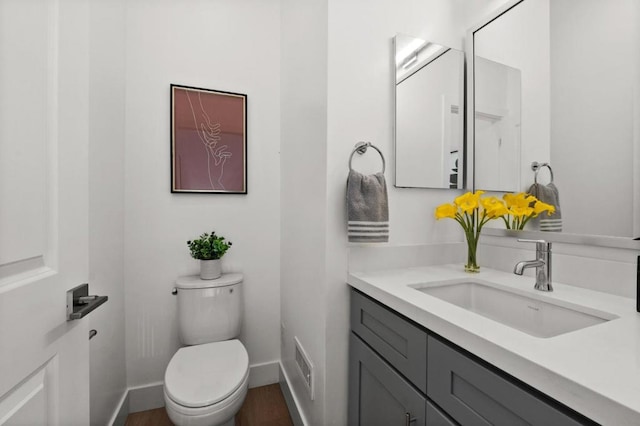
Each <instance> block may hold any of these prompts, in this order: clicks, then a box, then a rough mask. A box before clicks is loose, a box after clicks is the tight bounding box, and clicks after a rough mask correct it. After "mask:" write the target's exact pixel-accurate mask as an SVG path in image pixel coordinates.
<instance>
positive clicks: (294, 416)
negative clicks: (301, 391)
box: [279, 364, 310, 426]
mask: <svg viewBox="0 0 640 426" xmlns="http://www.w3.org/2000/svg"><path fill="white" fill-rule="evenodd" d="M279 370H280V389H282V395H284V401H285V402H286V403H287V408H288V409H289V415H290V416H291V420H292V421H293V424H294V426H307V425H309V424H310V423H309V422H308V421H307V419H306V418H305V417H304V415H303V414H302V412H301V411H300V410H299V409H298V398H297V397H296V396H295V395H294V394H293V392H292V391H291V387H289V376H288V375H287V372H286V371H285V370H284V368H282V365H281V364H280V366H279Z"/></svg>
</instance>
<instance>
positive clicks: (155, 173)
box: [125, 0, 280, 386]
mask: <svg viewBox="0 0 640 426" xmlns="http://www.w3.org/2000/svg"><path fill="white" fill-rule="evenodd" d="M125 76H126V80H125V81H126V133H125V141H126V149H125V158H126V164H125V205H126V212H125V296H126V311H127V334H126V343H127V382H128V385H129V386H137V385H145V384H149V383H153V382H158V381H162V380H163V378H164V371H165V368H166V366H167V364H168V362H169V360H170V358H171V356H172V355H173V354H174V353H175V351H176V350H177V349H178V347H179V341H178V334H177V322H176V299H175V297H173V296H172V295H171V289H172V287H173V285H174V281H175V279H176V277H178V276H180V275H186V274H195V273H197V271H198V263H197V261H195V260H193V259H191V258H190V257H189V253H188V250H187V245H186V241H187V240H188V239H191V238H193V237H195V236H198V235H199V234H201V233H202V232H204V231H211V230H212V229H213V230H216V231H217V232H218V233H219V234H221V235H224V236H225V237H227V238H228V239H230V240H231V241H232V242H233V247H232V249H231V250H230V251H229V252H228V253H227V255H226V256H225V257H224V258H223V270H226V271H241V272H243V273H244V276H245V279H244V299H245V316H244V325H243V330H242V334H241V336H240V339H241V340H242V342H243V343H244V344H245V346H246V348H247V351H248V353H249V361H250V364H252V365H256V364H260V363H269V362H273V361H276V362H277V360H278V359H279V358H280V347H279V336H280V334H279V317H280V314H279V312H280V309H279V304H280V300H279V299H280V298H279V294H280V283H279V281H280V271H279V264H280V260H279V250H278V247H279V245H280V221H279V216H278V214H279V208H280V195H279V188H280V174H279V169H280V159H279V148H280V9H279V2H278V1H276V0H271V1H265V0H247V1H242V2H236V1H232V0H219V1H203V0H202V1H201V0H197V1H196V0H194V1H191V2H189V3H188V4H186V3H185V2H177V1H170V0H159V1H153V2H146V1H136V2H128V3H127V16H126V74H125ZM171 83H177V84H184V85H191V86H196V87H204V88H210V89H219V90H225V91H232V92H239V93H245V94H247V95H248V112H247V114H248V147H247V149H248V194H247V195H228V194H226V195H225V194H171V193H170V169H169V164H170V161H169V158H170V151H169V147H170V137H169V112H170V108H169V85H170V84H171ZM272 380H273V381H274V382H275V381H277V380H278V378H277V370H276V375H275V377H273V378H272Z"/></svg>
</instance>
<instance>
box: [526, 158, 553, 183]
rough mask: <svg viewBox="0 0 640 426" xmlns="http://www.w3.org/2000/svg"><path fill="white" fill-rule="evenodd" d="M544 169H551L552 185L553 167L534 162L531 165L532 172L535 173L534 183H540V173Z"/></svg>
mask: <svg viewBox="0 0 640 426" xmlns="http://www.w3.org/2000/svg"><path fill="white" fill-rule="evenodd" d="M543 167H546V168H547V169H549V175H550V176H551V183H553V170H552V169H551V165H550V164H549V163H538V162H537V161H534V162H533V163H531V170H533V171H534V172H535V173H534V175H533V183H538V172H539V171H540V169H541V168H543Z"/></svg>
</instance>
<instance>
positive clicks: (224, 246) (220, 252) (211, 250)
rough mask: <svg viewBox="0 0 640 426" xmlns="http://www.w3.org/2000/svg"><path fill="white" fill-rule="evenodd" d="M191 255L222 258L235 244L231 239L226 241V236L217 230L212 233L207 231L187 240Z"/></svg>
mask: <svg viewBox="0 0 640 426" xmlns="http://www.w3.org/2000/svg"><path fill="white" fill-rule="evenodd" d="M187 245H188V246H189V250H190V251H191V257H193V258H194V259H200V260H212V259H220V258H221V257H222V256H224V254H225V253H226V252H227V250H229V248H230V247H231V246H232V245H233V243H232V242H231V241H226V240H225V238H224V237H219V236H217V235H216V233H215V232H213V231H212V232H211V234H209V233H207V232H205V233H204V234H202V235H200V238H197V239H195V240H192V241H187Z"/></svg>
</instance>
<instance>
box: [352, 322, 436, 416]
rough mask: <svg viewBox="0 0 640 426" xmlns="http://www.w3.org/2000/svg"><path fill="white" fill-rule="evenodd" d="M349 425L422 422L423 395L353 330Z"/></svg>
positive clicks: (424, 413)
mask: <svg viewBox="0 0 640 426" xmlns="http://www.w3.org/2000/svg"><path fill="white" fill-rule="evenodd" d="M349 345H350V346H349V351H350V353H349V376H350V377H349V383H350V384H351V388H350V390H349V393H350V395H349V399H350V404H352V407H351V409H350V410H349V425H361V426H377V425H380V426H393V425H398V426H401V425H403V426H404V425H412V426H426V424H427V423H426V407H425V398H424V396H422V395H421V394H420V392H418V391H417V390H416V389H414V388H413V387H412V386H411V385H410V384H409V382H407V381H406V380H405V379H404V378H403V377H402V376H401V375H399V374H398V373H397V372H396V371H394V369H393V368H391V366H389V364H387V363H386V362H385V361H383V360H382V358H380V357H379V356H378V355H376V353H375V352H373V351H372V350H371V349H370V348H369V347H368V346H367V345H366V344H365V343H364V342H363V341H362V340H361V339H360V338H358V337H357V336H356V335H354V334H353V333H352V334H351V337H350V342H349Z"/></svg>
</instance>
